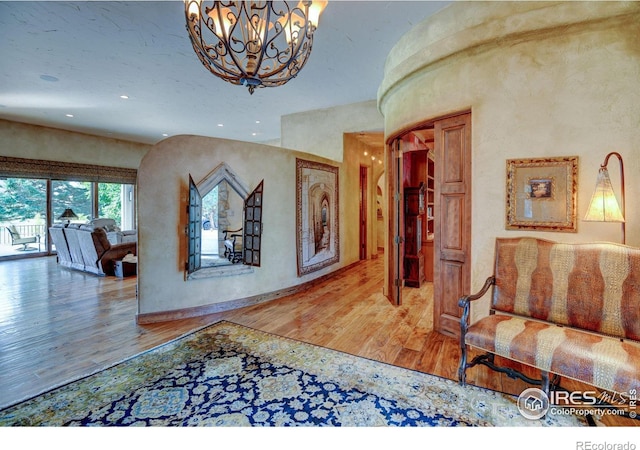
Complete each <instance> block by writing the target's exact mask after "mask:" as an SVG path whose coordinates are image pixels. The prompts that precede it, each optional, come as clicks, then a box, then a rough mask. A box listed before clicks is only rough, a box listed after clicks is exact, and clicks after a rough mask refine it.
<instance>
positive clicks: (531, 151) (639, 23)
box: [378, 2, 640, 318]
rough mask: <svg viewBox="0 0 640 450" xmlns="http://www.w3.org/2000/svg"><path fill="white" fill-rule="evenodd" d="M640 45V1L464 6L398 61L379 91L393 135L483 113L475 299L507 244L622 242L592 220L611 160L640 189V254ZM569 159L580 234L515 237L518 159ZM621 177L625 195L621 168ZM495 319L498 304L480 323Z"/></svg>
mask: <svg viewBox="0 0 640 450" xmlns="http://www.w3.org/2000/svg"><path fill="white" fill-rule="evenodd" d="M638 36H640V3H638V2H468V3H467V2H464V3H463V2H461V3H458V2H456V3H454V4H452V5H451V6H449V7H447V8H446V9H445V10H443V11H442V12H440V13H438V14H436V15H434V16H432V17H431V18H429V19H427V20H426V21H424V22H422V23H420V24H419V25H417V26H416V27H414V28H413V29H412V30H411V31H410V32H409V33H407V34H406V35H405V36H404V37H403V38H402V39H401V40H400V41H399V42H398V44H397V45H396V46H395V47H394V48H393V50H392V51H391V53H390V54H389V56H388V58H387V64H386V67H385V76H384V80H383V82H382V84H381V86H380V88H379V91H378V106H379V108H380V110H381V112H382V114H383V115H384V118H385V134H386V136H387V137H389V138H393V137H394V136H397V135H398V134H401V133H402V132H404V131H407V130H410V129H412V128H416V127H419V125H421V124H424V123H426V122H428V121H430V120H433V119H435V118H438V117H442V116H444V115H448V114H452V113H455V112H458V111H464V110H471V113H472V138H471V139H472V154H473V156H472V179H473V181H472V184H473V185H472V210H473V213H472V254H471V264H472V274H471V276H472V289H473V290H477V289H479V288H480V286H481V285H482V283H483V282H484V280H485V279H486V277H487V276H489V275H491V273H489V270H488V269H486V268H488V267H492V264H493V246H494V241H495V238H496V237H498V236H509V237H515V236H519V235H529V236H536V237H541V238H546V239H551V240H556V241H565V242H569V241H571V242H585V241H613V242H620V234H621V233H620V225H619V224H605V223H594V222H583V221H582V220H581V218H582V217H583V216H584V214H585V212H586V209H587V206H588V202H589V200H590V197H591V194H592V192H593V188H594V186H595V179H596V175H597V172H598V168H599V166H600V164H601V163H602V162H603V160H604V157H605V156H606V154H607V153H609V152H611V151H617V152H619V153H621V154H622V156H623V158H624V160H625V178H626V179H627V180H633V181H630V182H629V181H627V186H626V188H627V192H626V194H627V205H626V207H627V211H626V212H627V214H626V216H627V224H626V227H627V244H628V245H633V246H640V208H638V207H637V206H636V204H637V201H634V200H633V199H637V198H639V196H640V183H638V180H640V158H639V156H640V89H639V82H640V39H638ZM569 155H578V157H579V167H578V185H579V188H578V193H577V195H578V197H577V200H578V211H577V215H578V218H579V220H578V231H577V233H549V232H532V231H507V230H505V223H504V219H503V218H504V216H505V198H506V190H505V185H506V169H505V163H506V160H507V159H510V158H530V157H554V156H569ZM609 172H610V174H611V176H612V181H613V185H614V188H615V187H617V186H619V170H618V164H617V160H615V158H614V159H612V160H611V162H610V164H609ZM618 189H619V188H618ZM496 218H502V219H501V220H500V219H499V220H496ZM487 311H488V299H486V300H485V303H483V304H482V305H480V306H479V308H476V310H474V311H473V312H472V315H473V316H474V318H477V317H478V316H480V315H484V314H486V312H487Z"/></svg>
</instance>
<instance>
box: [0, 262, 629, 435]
mask: <svg viewBox="0 0 640 450" xmlns="http://www.w3.org/2000/svg"><path fill="white" fill-rule="evenodd" d="M383 277H384V275H383V258H376V259H372V260H368V261H363V262H361V263H359V264H357V265H356V266H354V267H353V268H350V269H349V270H347V271H345V272H343V273H341V274H339V275H337V276H335V277H334V278H332V279H331V280H330V281H329V282H327V283H323V284H320V285H317V286H314V287H313V288H311V289H309V290H307V291H306V292H304V293H302V294H296V295H292V296H288V297H284V298H281V299H278V300H274V301H272V302H268V303H264V304H261V305H255V306H251V307H247V308H243V309H239V310H236V311H229V312H224V313H218V314H213V315H209V316H206V317H200V318H195V319H184V320H177V321H171V322H165V323H159V324H149V325H138V324H137V323H136V321H135V314H136V311H137V304H136V300H135V295H136V279H135V277H129V278H125V279H119V278H115V277H104V278H100V277H96V276H93V275H90V274H84V273H81V272H77V271H72V270H69V269H65V268H62V267H59V266H58V265H57V264H56V261H55V257H48V258H33V259H25V260H14V261H2V262H0V380H2V382H1V383H0V407H2V406H6V405H8V404H12V403H15V402H16V401H18V400H21V399H24V398H28V397H30V396H33V395H35V394H37V393H39V392H42V391H45V390H47V389H49V388H51V387H52V386H57V385H60V384H63V383H65V382H67V381H69V380H72V379H75V378H78V377H80V376H82V375H86V374H88V373H93V372H95V371H98V370H101V369H103V368H105V367H108V366H110V365H113V364H115V363H117V362H119V361H122V360H123V359H126V358H128V357H131V356H133V355H135V354H137V353H140V352H142V351H144V350H147V349H149V348H152V347H155V346H157V345H159V344H162V343H164V342H167V341H169V340H171V339H174V338H176V337H178V336H181V335H183V334H185V333H188V332H190V331H192V330H195V329H198V328H200V327H202V326H205V325H207V324H210V323H214V322H217V321H219V320H222V319H224V320H229V321H232V322H235V323H238V324H241V325H245V326H249V327H252V328H256V329H259V330H263V331H266V332H270V333H274V334H277V335H281V336H286V337H289V338H293V339H297V340H301V341H304V342H309V343H312V344H316V345H320V346H324V347H328V348H332V349H335V350H340V351H344V352H347V353H351V354H354V355H358V356H362V357H366V358H370V359H375V360H378V361H383V362H386V363H390V364H394V365H398V366H402V367H406V368H409V369H413V370H419V371H423V372H427V373H431V374H435V375H439V376H442V377H447V378H450V379H457V373H456V371H457V366H458V358H459V355H460V351H459V348H458V345H459V344H458V341H457V340H456V339H453V338H450V337H447V336H443V335H441V334H439V333H437V332H434V331H433V313H432V310H433V304H432V297H433V295H432V285H431V284H430V283H425V284H424V285H423V287H422V288H420V289H415V288H405V290H404V304H403V305H402V306H399V307H396V306H392V305H391V304H390V303H389V302H388V301H387V299H386V298H385V297H384V296H383V295H382V285H383ZM468 381H469V382H470V383H471V384H476V385H479V386H483V387H488V388H490V389H496V390H500V391H503V392H509V393H513V394H519V393H520V392H522V390H524V389H525V388H526V387H527V386H526V385H525V384H524V383H522V382H521V381H514V380H511V379H509V378H508V377H506V376H504V375H500V374H497V373H495V372H492V371H490V370H489V369H487V368H486V367H484V366H481V367H476V368H473V369H470V370H469V371H468ZM563 386H565V387H567V388H570V389H579V388H580V387H581V386H579V385H578V384H577V383H573V384H572V385H564V384H563ZM603 422H604V423H605V424H607V425H631V426H638V425H640V421H638V420H630V419H624V418H612V417H608V418H606V419H605V420H604V421H603Z"/></svg>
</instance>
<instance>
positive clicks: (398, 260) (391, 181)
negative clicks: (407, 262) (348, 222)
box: [385, 139, 404, 305]
mask: <svg viewBox="0 0 640 450" xmlns="http://www.w3.org/2000/svg"><path fill="white" fill-rule="evenodd" d="M401 142H402V141H401V140H400V139H395V140H394V141H393V142H391V144H390V146H389V147H390V148H389V151H388V152H387V158H388V160H387V164H386V166H387V167H388V168H390V172H389V176H388V177H387V183H388V184H387V192H388V193H389V194H388V196H387V198H388V204H387V206H388V207H387V211H389V220H388V221H387V223H388V239H387V248H388V249H391V251H388V252H386V253H385V257H386V258H387V267H388V271H387V273H388V274H389V275H388V277H387V283H388V284H387V289H386V291H387V298H388V299H389V301H390V302H391V303H392V304H394V305H401V304H402V285H403V282H402V276H403V275H402V267H403V262H402V257H403V255H404V244H403V236H404V208H403V206H402V205H403V193H402V190H403V189H402V180H403V165H402V164H403V163H402V149H401Z"/></svg>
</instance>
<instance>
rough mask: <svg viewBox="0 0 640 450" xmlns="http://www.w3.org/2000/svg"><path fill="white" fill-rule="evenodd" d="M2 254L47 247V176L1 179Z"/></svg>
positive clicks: (0, 246)
mask: <svg viewBox="0 0 640 450" xmlns="http://www.w3.org/2000/svg"><path fill="white" fill-rule="evenodd" d="M0 227H1V228H0V256H6V255H24V256H26V255H32V254H37V253H41V252H46V251H47V237H48V235H47V180H44V179H29V178H3V179H0Z"/></svg>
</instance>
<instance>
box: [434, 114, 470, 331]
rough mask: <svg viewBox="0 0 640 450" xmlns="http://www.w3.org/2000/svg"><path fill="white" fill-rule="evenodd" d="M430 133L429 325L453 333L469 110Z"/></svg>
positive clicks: (466, 209) (466, 264)
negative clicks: (432, 186) (432, 223)
mask: <svg viewBox="0 0 640 450" xmlns="http://www.w3.org/2000/svg"><path fill="white" fill-rule="evenodd" d="M434 138H435V152H436V158H435V161H436V179H435V197H436V198H435V211H436V219H435V241H434V252H435V266H434V314H435V317H434V328H435V329H436V331H438V332H440V333H443V334H447V335H450V336H456V337H457V336H459V334H460V322H459V320H460V315H461V311H460V308H459V307H458V299H459V298H460V297H461V296H463V295H465V294H467V293H468V292H469V288H470V278H471V276H470V272H471V270H470V260H469V256H470V249H471V114H463V115H460V116H455V117H451V118H448V119H443V120H440V121H437V122H436V123H435V136H434Z"/></svg>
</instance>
